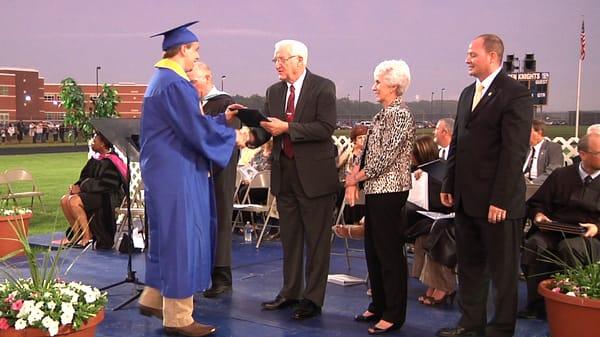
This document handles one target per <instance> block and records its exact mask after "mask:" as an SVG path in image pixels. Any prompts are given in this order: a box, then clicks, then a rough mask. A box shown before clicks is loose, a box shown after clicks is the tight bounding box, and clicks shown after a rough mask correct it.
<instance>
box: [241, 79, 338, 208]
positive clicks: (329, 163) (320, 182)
mask: <svg viewBox="0 0 600 337" xmlns="http://www.w3.org/2000/svg"><path fill="white" fill-rule="evenodd" d="M286 93H287V84H286V82H284V81H281V82H278V83H275V84H273V85H271V86H270V87H269V88H268V89H267V95H266V102H265V108H264V114H265V115H266V116H269V117H276V118H279V119H281V120H283V121H285V120H286V117H285V104H286ZM335 102H336V96H335V84H333V82H332V81H330V80H328V79H326V78H323V77H321V76H318V75H315V74H313V73H311V72H310V71H308V69H307V70H306V77H305V78H304V82H303V84H302V90H301V92H300V96H299V97H298V103H297V104H296V109H295V115H294V120H293V121H292V122H291V123H290V124H289V131H288V134H289V136H290V138H291V141H292V144H293V147H294V158H295V160H294V162H295V163H296V168H297V170H298V175H299V177H300V183H301V184H302V188H303V190H304V193H306V195H307V196H308V197H310V198H314V197H318V196H323V195H326V194H330V193H334V192H335V191H336V190H337V187H338V176H337V169H336V166H335V156H336V151H335V146H334V145H333V140H332V138H331V136H332V135H333V130H334V129H335V123H336V120H337V113H336V107H335ZM252 132H253V133H254V135H255V137H256V141H255V143H254V145H261V144H263V143H265V142H267V141H268V140H269V139H270V138H271V135H270V134H269V133H268V132H266V131H265V130H264V129H262V128H253V129H252ZM282 139H283V136H282V135H280V136H277V137H274V139H273V163H272V167H271V192H272V193H273V194H274V195H275V196H277V194H278V193H279V187H280V185H281V183H282V182H281V168H280V163H279V159H280V157H281V156H282V153H281V149H282Z"/></svg>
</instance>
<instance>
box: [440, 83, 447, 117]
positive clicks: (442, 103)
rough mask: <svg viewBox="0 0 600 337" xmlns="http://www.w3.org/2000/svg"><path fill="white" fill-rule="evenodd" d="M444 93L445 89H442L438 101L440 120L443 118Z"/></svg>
mask: <svg viewBox="0 0 600 337" xmlns="http://www.w3.org/2000/svg"><path fill="white" fill-rule="evenodd" d="M444 91H446V88H442V98H441V101H440V114H441V116H440V118H444Z"/></svg>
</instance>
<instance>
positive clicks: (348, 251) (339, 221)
mask: <svg viewBox="0 0 600 337" xmlns="http://www.w3.org/2000/svg"><path fill="white" fill-rule="evenodd" d="M364 204H365V192H364V191H363V190H360V194H359V197H358V200H357V201H356V203H355V205H364ZM346 205H348V203H347V202H346V199H344V202H343V203H342V206H341V207H340V210H339V211H338V214H337V217H336V219H335V225H342V226H346V221H345V220H344V209H345V208H346ZM336 238H337V236H336V235H335V233H333V231H332V233H331V248H332V249H333V242H334V240H335V239H336ZM364 252H365V251H364V249H358V248H350V246H349V245H348V239H346V238H344V253H335V252H333V251H332V252H331V253H330V254H331V255H338V256H339V255H342V256H345V257H346V266H347V267H348V270H350V258H364ZM353 253H360V254H361V255H359V256H357V255H354V254H353Z"/></svg>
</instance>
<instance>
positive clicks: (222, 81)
mask: <svg viewBox="0 0 600 337" xmlns="http://www.w3.org/2000/svg"><path fill="white" fill-rule="evenodd" d="M226 78H227V76H225V75H221V91H223V88H224V86H223V83H224V82H225V79H226Z"/></svg>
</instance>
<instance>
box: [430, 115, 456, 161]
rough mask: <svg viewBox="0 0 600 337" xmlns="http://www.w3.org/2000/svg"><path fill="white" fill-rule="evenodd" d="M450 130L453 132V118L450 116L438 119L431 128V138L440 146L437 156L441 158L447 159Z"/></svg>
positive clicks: (450, 139)
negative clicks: (433, 127) (432, 128)
mask: <svg viewBox="0 0 600 337" xmlns="http://www.w3.org/2000/svg"><path fill="white" fill-rule="evenodd" d="M452 132H454V119H452V118H442V119H440V120H439V121H438V122H437V124H436V125H435V129H434V130H433V140H434V141H435V143H436V144H437V145H438V147H439V148H440V151H439V156H440V159H442V160H447V159H448V152H449V150H450V142H451V141H452Z"/></svg>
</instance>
